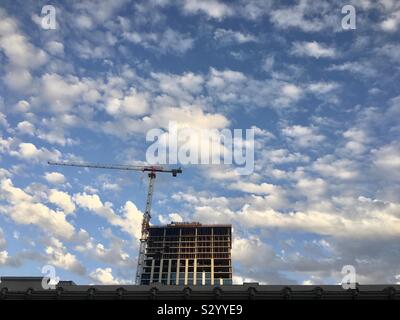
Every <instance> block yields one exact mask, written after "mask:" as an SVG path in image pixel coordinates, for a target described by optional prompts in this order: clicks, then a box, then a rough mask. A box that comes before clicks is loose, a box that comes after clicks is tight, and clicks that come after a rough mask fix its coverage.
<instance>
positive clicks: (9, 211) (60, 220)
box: [0, 179, 75, 239]
mask: <svg viewBox="0 0 400 320" xmlns="http://www.w3.org/2000/svg"><path fill="white" fill-rule="evenodd" d="M0 190H1V194H0V198H1V199H2V200H4V201H6V202H7V203H8V204H9V205H8V206H2V207H0V210H1V212H3V214H6V215H7V216H9V217H10V218H11V219H13V221H14V222H15V223H17V224H23V225H28V224H33V225H36V226H37V227H39V228H40V229H42V231H44V232H46V233H48V232H50V233H51V234H53V235H55V236H57V237H61V238H63V239H70V238H71V237H72V236H73V235H74V232H75V228H74V226H73V225H72V224H71V223H70V222H68V221H67V219H66V215H65V213H64V212H62V211H54V210H51V209H49V208H48V207H47V206H46V205H44V204H43V203H40V202H36V201H35V199H34V197H33V196H32V195H30V194H28V193H26V192H25V191H24V190H22V189H20V188H17V187H14V185H13V183H12V181H11V180H10V179H3V180H1V182H0Z"/></svg>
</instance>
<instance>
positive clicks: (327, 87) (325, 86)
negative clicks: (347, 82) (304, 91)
mask: <svg viewBox="0 0 400 320" xmlns="http://www.w3.org/2000/svg"><path fill="white" fill-rule="evenodd" d="M338 87H339V84H338V83H336V82H313V83H311V84H309V85H308V90H310V91H311V92H313V93H317V94H324V93H328V92H331V91H333V90H335V89H336V88H338Z"/></svg>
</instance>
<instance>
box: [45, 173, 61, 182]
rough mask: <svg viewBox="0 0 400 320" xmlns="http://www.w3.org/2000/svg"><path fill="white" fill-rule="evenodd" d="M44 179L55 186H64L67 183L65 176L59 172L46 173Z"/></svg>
mask: <svg viewBox="0 0 400 320" xmlns="http://www.w3.org/2000/svg"><path fill="white" fill-rule="evenodd" d="M44 178H45V179H46V180H47V182H49V183H53V184H62V183H65V181H66V179H65V176H64V175H63V174H62V173H59V172H46V173H45V175H44Z"/></svg>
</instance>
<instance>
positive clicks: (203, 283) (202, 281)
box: [201, 271, 206, 286]
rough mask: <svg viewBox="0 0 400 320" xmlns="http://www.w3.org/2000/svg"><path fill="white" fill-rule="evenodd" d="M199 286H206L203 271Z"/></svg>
mask: <svg viewBox="0 0 400 320" xmlns="http://www.w3.org/2000/svg"><path fill="white" fill-rule="evenodd" d="M201 284H202V285H203V286H205V285H206V272H205V271H203V274H202V275H201Z"/></svg>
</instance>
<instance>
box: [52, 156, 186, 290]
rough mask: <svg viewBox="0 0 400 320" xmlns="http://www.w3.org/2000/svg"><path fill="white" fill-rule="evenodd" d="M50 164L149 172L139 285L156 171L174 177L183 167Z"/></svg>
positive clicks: (78, 163) (136, 280)
mask: <svg viewBox="0 0 400 320" xmlns="http://www.w3.org/2000/svg"><path fill="white" fill-rule="evenodd" d="M47 163H48V164H49V165H56V166H69V167H83V168H97V169H115V170H133V171H142V172H149V173H148V177H149V186H148V190H147V199H146V208H145V211H144V214H143V221H142V230H141V237H140V247H139V257H138V264H137V269H136V278H135V283H136V284H137V285H139V284H140V282H141V277H142V271H143V264H144V259H145V255H146V249H147V239H148V236H149V227H150V219H151V203H152V199H153V191H154V182H155V179H156V173H158V172H162V173H171V174H172V176H173V177H176V176H177V175H178V173H182V169H181V168H177V169H166V168H164V167H162V166H135V165H112V164H102V163H87V162H56V161H48V162H47Z"/></svg>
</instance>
